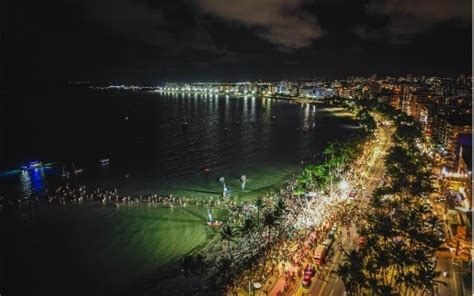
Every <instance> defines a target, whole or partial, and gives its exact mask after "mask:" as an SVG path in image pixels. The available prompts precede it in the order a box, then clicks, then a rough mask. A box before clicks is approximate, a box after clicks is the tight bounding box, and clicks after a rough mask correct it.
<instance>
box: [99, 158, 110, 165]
mask: <svg viewBox="0 0 474 296" xmlns="http://www.w3.org/2000/svg"><path fill="white" fill-rule="evenodd" d="M99 163H100V165H102V166H105V165H109V164H110V159H108V158H103V159H99Z"/></svg>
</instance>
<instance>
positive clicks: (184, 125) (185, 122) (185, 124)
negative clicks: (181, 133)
mask: <svg viewBox="0 0 474 296" xmlns="http://www.w3.org/2000/svg"><path fill="white" fill-rule="evenodd" d="M188 124H189V123H188V121H187V120H186V119H185V120H183V122H182V126H183V128H187V127H188Z"/></svg>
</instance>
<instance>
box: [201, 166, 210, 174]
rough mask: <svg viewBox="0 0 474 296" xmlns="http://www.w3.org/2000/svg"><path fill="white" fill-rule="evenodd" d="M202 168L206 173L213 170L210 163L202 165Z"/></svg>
mask: <svg viewBox="0 0 474 296" xmlns="http://www.w3.org/2000/svg"><path fill="white" fill-rule="evenodd" d="M201 170H202V171H203V172H204V173H206V174H207V173H209V172H210V171H211V168H210V167H209V165H208V164H205V165H203V166H202V167H201Z"/></svg>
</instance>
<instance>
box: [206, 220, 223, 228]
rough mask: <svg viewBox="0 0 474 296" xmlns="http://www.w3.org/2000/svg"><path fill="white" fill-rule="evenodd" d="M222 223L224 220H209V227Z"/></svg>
mask: <svg viewBox="0 0 474 296" xmlns="http://www.w3.org/2000/svg"><path fill="white" fill-rule="evenodd" d="M221 225H222V221H208V222H207V226H209V227H219V226H221Z"/></svg>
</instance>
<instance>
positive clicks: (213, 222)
mask: <svg viewBox="0 0 474 296" xmlns="http://www.w3.org/2000/svg"><path fill="white" fill-rule="evenodd" d="M207 217H208V221H207V223H206V224H207V226H209V227H219V226H221V225H222V221H217V220H214V219H212V214H211V211H210V210H209V207H208V208H207Z"/></svg>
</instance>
